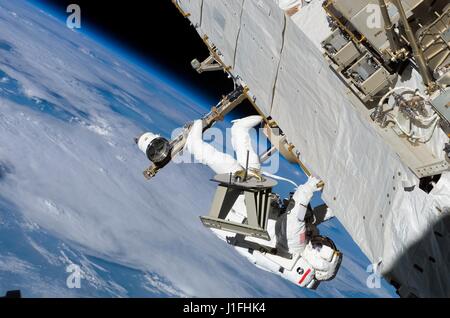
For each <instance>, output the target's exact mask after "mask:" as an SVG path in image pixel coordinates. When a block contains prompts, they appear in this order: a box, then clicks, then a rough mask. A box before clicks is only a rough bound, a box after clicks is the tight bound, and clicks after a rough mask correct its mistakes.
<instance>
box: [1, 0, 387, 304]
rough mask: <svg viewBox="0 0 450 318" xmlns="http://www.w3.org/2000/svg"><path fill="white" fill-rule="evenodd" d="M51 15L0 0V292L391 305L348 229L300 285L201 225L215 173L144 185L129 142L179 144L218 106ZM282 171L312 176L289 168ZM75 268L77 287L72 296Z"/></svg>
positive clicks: (333, 226)
mask: <svg viewBox="0 0 450 318" xmlns="http://www.w3.org/2000/svg"><path fill="white" fill-rule="evenodd" d="M50 12H51V11H49V9H48V8H46V7H43V6H42V5H38V4H35V3H29V2H25V1H6V0H4V1H0V30H1V32H0V294H2V293H3V294H4V293H5V292H6V290H13V289H20V290H21V291H22V294H23V296H24V297H191V296H194V297H392V296H395V293H394V289H393V288H392V287H391V286H390V285H388V284H387V283H386V282H385V281H384V280H381V285H380V287H379V288H373V289H371V288H369V287H367V284H366V280H367V278H368V277H369V275H370V273H368V272H366V269H367V266H368V265H369V264H370V262H369V260H368V259H367V258H366V257H365V256H364V254H362V252H361V251H360V250H359V248H358V247H357V246H356V245H355V243H354V242H353V241H352V239H351V237H350V236H349V235H348V234H347V232H346V231H345V229H344V228H343V227H342V225H341V224H340V223H339V222H338V220H335V219H333V220H331V221H329V222H327V224H323V225H322V226H321V231H322V233H323V234H324V235H327V236H330V237H332V238H333V240H334V241H335V242H336V244H337V245H338V247H339V249H340V250H341V251H342V252H343V253H344V259H343V263H342V267H341V269H340V271H339V273H338V275H337V277H336V278H335V280H333V281H331V282H327V283H323V284H321V285H320V286H319V288H318V289H317V290H316V291H311V290H306V289H301V288H298V287H296V286H294V285H292V284H291V283H289V282H287V281H285V280H283V279H282V278H281V277H278V276H276V275H273V274H270V273H267V272H264V271H261V270H259V269H257V268H255V267H254V266H253V265H252V264H250V263H249V262H248V261H247V260H246V259H244V258H242V257H240V256H239V255H238V254H237V253H236V252H235V250H234V249H233V248H232V247H230V246H228V245H227V244H226V243H224V242H222V241H220V240H219V239H217V238H216V237H215V235H214V234H213V233H212V232H211V231H209V230H208V229H206V228H204V227H203V226H202V224H201V223H200V221H199V216H200V215H204V214H207V211H208V209H209V206H210V204H211V199H212V196H213V193H214V184H212V183H211V182H209V180H210V178H211V177H212V176H213V172H212V171H211V170H209V169H208V168H207V167H204V166H201V165H197V164H175V163H173V164H170V165H169V166H168V167H166V168H165V169H163V170H162V171H161V172H160V173H159V174H158V176H157V177H156V178H155V179H154V180H152V181H151V182H148V181H145V180H144V178H143V176H142V171H143V169H145V168H146V167H147V165H148V162H147V160H146V158H145V156H144V155H143V154H142V153H140V152H139V150H138V149H137V147H136V146H135V145H134V142H133V138H134V137H136V136H137V135H139V134H140V133H142V132H144V131H152V132H155V133H158V134H161V135H163V136H166V137H170V136H171V133H172V131H173V130H174V129H175V128H177V127H180V126H182V125H184V124H185V123H186V122H189V121H192V120H194V119H196V118H199V117H200V116H201V115H202V114H203V113H205V112H206V111H207V110H208V108H209V106H210V105H213V104H215V103H216V102H217V101H212V100H208V98H206V97H204V96H201V95H200V94H194V93H192V91H191V90H189V89H188V88H187V87H186V86H185V85H184V84H182V83H179V82H177V80H176V78H175V76H174V75H172V76H169V75H167V74H166V73H164V72H162V71H160V70H158V68H157V66H152V65H148V63H144V62H142V61H139V60H137V59H135V58H130V57H129V56H128V55H127V54H124V53H123V50H121V48H117V47H114V46H113V45H111V44H110V43H108V41H107V40H105V39H101V38H99V37H96V36H95V35H92V34H87V33H83V30H81V31H72V30H70V29H68V28H67V27H66V25H65V23H64V17H62V16H57V15H55V14H54V13H50ZM52 14H53V15H52ZM224 93H226V92H224ZM226 126H229V122H228V120H226V121H225V123H223V124H222V125H220V126H219V127H222V128H224V127H226ZM278 174H279V175H281V176H283V177H289V178H291V179H293V180H294V181H296V182H297V183H301V182H304V181H305V178H306V177H305V176H304V175H303V174H302V173H301V172H300V170H299V169H298V167H295V166H293V165H290V164H289V163H288V162H286V161H284V160H281V162H280V170H279V171H278ZM291 187H292V186H291V185H290V184H282V183H280V186H279V187H278V188H277V189H276V190H277V191H278V192H280V193H282V194H284V195H285V194H287V193H288V192H289V191H291V190H292V189H291ZM319 203H320V198H319V197H316V198H315V200H314V204H319ZM71 265H72V266H71ZM73 266H75V267H76V268H78V269H79V270H80V284H79V286H75V287H79V288H69V287H74V286H71V285H70V284H68V282H70V277H71V276H70V275H71V274H72V272H71V271H72V269H73V268H74V267H73Z"/></svg>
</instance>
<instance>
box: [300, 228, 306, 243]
mask: <svg viewBox="0 0 450 318" xmlns="http://www.w3.org/2000/svg"><path fill="white" fill-rule="evenodd" d="M305 241H306V232H305V231H303V232H301V233H300V244H303V243H305Z"/></svg>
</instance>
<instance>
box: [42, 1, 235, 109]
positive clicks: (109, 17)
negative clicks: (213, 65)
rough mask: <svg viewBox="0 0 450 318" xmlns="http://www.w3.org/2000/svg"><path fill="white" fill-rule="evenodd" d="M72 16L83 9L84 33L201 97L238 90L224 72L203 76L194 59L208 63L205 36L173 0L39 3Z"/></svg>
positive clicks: (215, 98) (217, 98) (218, 95)
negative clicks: (75, 9)
mask: <svg viewBox="0 0 450 318" xmlns="http://www.w3.org/2000/svg"><path fill="white" fill-rule="evenodd" d="M37 2H38V3H42V4H45V5H50V6H51V7H52V9H53V10H54V11H55V12H61V15H62V16H63V15H67V13H66V8H67V6H68V5H69V4H71V3H76V4H78V5H80V8H81V21H82V25H81V26H82V31H83V29H87V30H90V31H93V32H96V33H98V34H99V35H101V36H103V37H104V38H105V39H107V40H108V39H111V40H113V42H115V43H119V44H120V46H121V47H122V48H124V49H126V50H127V51H130V52H132V53H133V54H135V55H137V56H139V57H140V58H141V59H143V60H147V61H148V62H149V63H150V64H153V65H155V64H157V65H158V66H159V68H160V69H162V70H164V71H166V72H169V73H171V74H172V76H173V77H174V78H176V79H178V80H179V81H181V82H184V83H185V85H187V86H188V87H192V88H193V89H194V90H196V91H197V92H198V93H200V94H203V95H206V97H208V98H210V99H211V98H213V100H217V101H218V100H219V99H220V97H221V96H222V95H226V94H227V93H229V92H230V91H231V90H232V89H233V84H232V82H231V81H230V80H228V79H227V78H226V75H225V74H224V73H223V72H214V73H207V74H202V75H199V74H197V73H196V72H195V71H194V70H193V69H192V68H191V64H190V61H191V60H192V59H194V58H198V59H199V60H202V59H204V58H206V57H207V56H208V50H207V48H206V47H205V45H204V44H203V41H202V40H201V38H200V36H199V35H198V34H197V32H196V31H195V29H194V28H193V27H192V26H191V25H190V22H189V20H188V19H186V18H184V17H183V16H182V15H181V14H180V13H179V11H178V10H177V9H176V7H175V6H174V5H173V4H172V1H171V0H151V1H149V0H147V1H143V0H140V1H139V0H127V1H111V0H95V1H93V0H38V1H37Z"/></svg>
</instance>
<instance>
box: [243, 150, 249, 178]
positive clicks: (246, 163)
mask: <svg viewBox="0 0 450 318" xmlns="http://www.w3.org/2000/svg"><path fill="white" fill-rule="evenodd" d="M249 156H250V150H247V160H246V161H245V174H244V180H242V181H243V182H245V181H247V175H248V160H249Z"/></svg>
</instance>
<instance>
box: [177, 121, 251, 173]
mask: <svg viewBox="0 0 450 318" xmlns="http://www.w3.org/2000/svg"><path fill="white" fill-rule="evenodd" d="M185 149H187V151H189V152H190V153H191V154H192V155H193V156H194V158H195V160H196V161H198V162H200V163H202V164H204V165H208V166H209V167H210V168H211V169H212V170H214V172H215V173H217V174H222V173H234V172H236V171H239V170H242V167H241V166H240V165H239V163H238V162H237V161H236V160H235V159H234V158H233V157H232V156H230V155H228V154H226V153H223V152H221V151H219V150H217V149H216V148H214V147H213V146H211V145H210V144H208V143H206V142H204V141H203V126H202V121H201V120H196V121H195V122H194V124H193V126H192V127H191V130H190V132H189V136H188V137H187V140H186V146H185Z"/></svg>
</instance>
